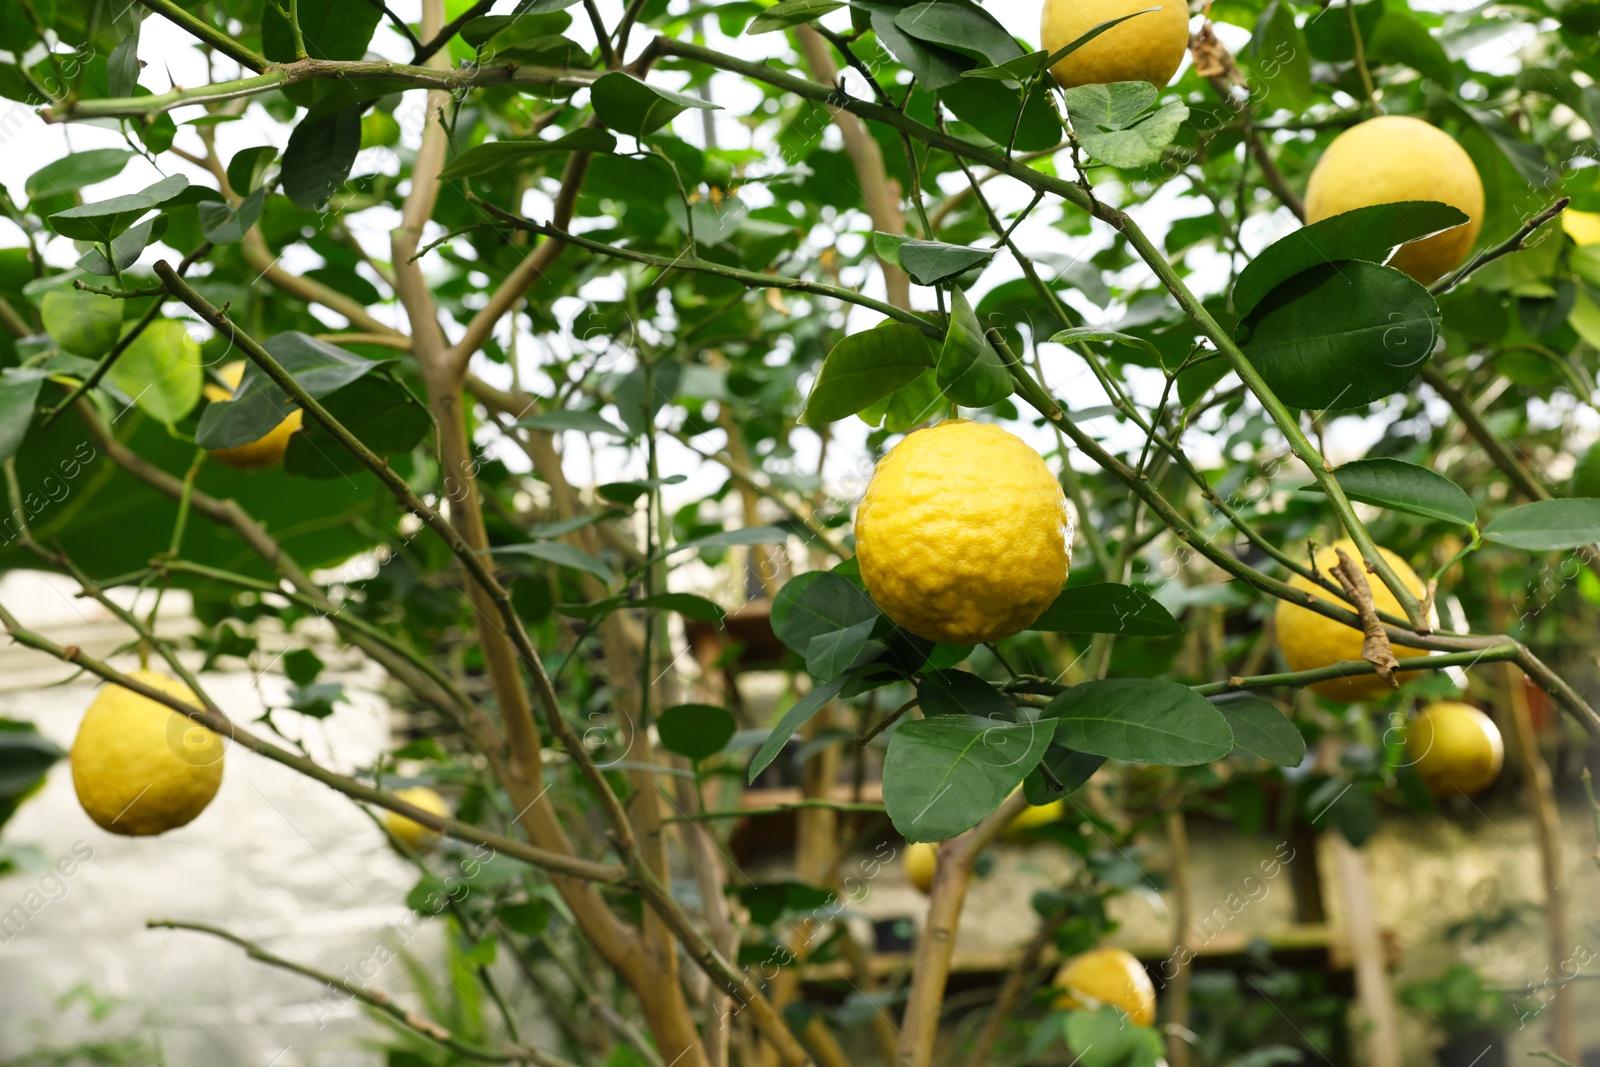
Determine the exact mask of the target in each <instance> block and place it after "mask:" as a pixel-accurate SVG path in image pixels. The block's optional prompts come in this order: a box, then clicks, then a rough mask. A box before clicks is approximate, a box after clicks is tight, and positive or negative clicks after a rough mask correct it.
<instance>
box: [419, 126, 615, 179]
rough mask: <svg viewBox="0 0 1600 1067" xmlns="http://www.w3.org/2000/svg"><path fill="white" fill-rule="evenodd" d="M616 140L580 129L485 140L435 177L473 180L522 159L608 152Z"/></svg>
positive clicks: (602, 131) (600, 133)
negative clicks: (550, 137) (550, 135)
mask: <svg viewBox="0 0 1600 1067" xmlns="http://www.w3.org/2000/svg"><path fill="white" fill-rule="evenodd" d="M616 147H617V139H616V138H615V137H613V136H611V134H609V133H607V132H606V131H605V130H597V129H595V128H594V127H592V126H580V127H578V128H577V129H575V130H572V131H571V132H569V133H565V134H563V135H562V136H560V137H557V138H555V139H553V140H548V141H545V140H539V139H537V138H532V139H529V140H526V141H489V142H488V143H486V144H480V145H476V146H474V147H472V148H469V149H467V150H466V151H465V152H462V153H461V154H460V155H459V156H456V158H454V159H452V160H451V161H450V162H449V163H448V164H446V165H445V168H444V169H443V170H442V171H440V172H439V178H440V179H441V180H444V181H448V180H451V179H454V178H473V177H477V176H478V175H479V174H488V173H490V172H491V171H497V170H499V169H500V168H502V167H514V166H516V165H517V164H518V163H519V162H521V161H522V160H524V159H532V158H534V157H536V156H541V155H548V154H549V153H551V152H611V151H614V150H615V149H616Z"/></svg>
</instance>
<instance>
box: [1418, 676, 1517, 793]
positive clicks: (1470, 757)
mask: <svg viewBox="0 0 1600 1067" xmlns="http://www.w3.org/2000/svg"><path fill="white" fill-rule="evenodd" d="M1406 756H1407V758H1409V759H1410V760H1411V763H1412V766H1414V767H1416V769H1417V773H1418V774H1419V775H1421V776H1422V781H1423V784H1424V785H1426V786H1427V787H1428V792H1430V793H1432V794H1433V795H1434V796H1437V797H1447V796H1455V795H1456V794H1457V793H1460V794H1462V795H1465V796H1472V795H1473V794H1475V793H1481V792H1483V791H1484V790H1485V789H1487V788H1489V787H1490V786H1491V785H1493V784H1494V782H1495V779H1496V778H1499V777H1500V768H1501V767H1502V766H1503V765H1504V764H1505V759H1506V749H1505V743H1504V742H1503V741H1502V740H1501V739H1500V728H1499V727H1497V726H1495V724H1494V720H1493V719H1491V718H1489V716H1487V715H1485V714H1484V713H1483V712H1481V711H1479V710H1478V709H1477V708H1475V707H1473V706H1472V705H1471V704H1462V703H1461V702H1459V701H1455V700H1441V701H1438V702H1437V703H1434V704H1430V705H1428V706H1427V707H1426V708H1423V709H1422V711H1421V713H1420V714H1418V715H1417V717H1416V718H1415V719H1413V720H1412V721H1411V723H1410V724H1409V725H1408V726H1407V727H1406Z"/></svg>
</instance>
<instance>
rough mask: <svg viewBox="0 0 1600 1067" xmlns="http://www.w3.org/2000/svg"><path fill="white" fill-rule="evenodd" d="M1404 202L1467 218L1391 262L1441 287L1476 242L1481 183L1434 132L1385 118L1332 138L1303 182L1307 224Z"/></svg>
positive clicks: (1450, 141)
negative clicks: (1434, 205) (1436, 205)
mask: <svg viewBox="0 0 1600 1067" xmlns="http://www.w3.org/2000/svg"><path fill="white" fill-rule="evenodd" d="M1401 200H1437V201H1440V202H1441V203H1445V204H1449V205H1450V206H1451V207H1455V208H1460V209H1461V211H1462V212H1463V213H1465V214H1466V216H1467V221H1466V222H1464V223H1462V224H1461V225H1460V226H1457V227H1455V228H1454V229H1452V230H1446V231H1444V232H1443V233H1436V234H1434V235H1433V236H1432V237H1426V238H1423V239H1422V240H1420V241H1412V242H1411V243H1409V244H1404V245H1401V246H1400V249H1399V251H1397V252H1396V253H1395V254H1394V258H1393V259H1391V260H1390V261H1389V265H1390V266H1391V267H1394V268H1396V269H1397V270H1402V271H1405V272H1406V273H1407V274H1409V275H1411V277H1413V278H1415V279H1416V280H1417V281H1419V282H1421V283H1422V284H1424V285H1427V284H1429V283H1430V282H1435V281H1438V280H1439V279H1440V278H1441V277H1443V276H1444V275H1445V274H1446V273H1447V272H1448V271H1450V270H1451V268H1453V267H1455V266H1457V265H1459V264H1460V263H1461V261H1462V260H1463V259H1466V258H1467V253H1468V252H1470V251H1472V244H1473V242H1474V241H1476V240H1477V239H1478V229H1479V228H1480V227H1481V226H1482V225H1483V182H1482V181H1481V180H1480V179H1479V178H1478V168H1477V167H1475V166H1473V165H1472V158H1471V157H1470V156H1468V155H1467V153H1466V151H1465V150H1464V149H1462V147H1461V146H1460V145H1459V144H1457V143H1456V141H1455V138H1453V137H1451V136H1450V135H1449V134H1448V133H1445V132H1444V131H1443V130H1441V129H1439V128H1438V127H1437V126H1430V125H1428V124H1427V123H1426V122H1423V121H1422V120H1421V119H1413V118H1408V117H1407V116H1405V115H1385V116H1383V117H1381V118H1376V119H1368V120H1367V121H1366V122H1362V123H1358V124H1356V125H1354V126H1352V127H1350V128H1349V129H1348V130H1346V131H1344V132H1343V133H1341V134H1340V135H1339V136H1338V137H1335V138H1334V139H1333V143H1332V144H1330V145H1329V146H1328V150H1327V151H1326V152H1323V153H1322V158H1321V159H1319V160H1317V165H1316V167H1314V168H1313V169H1312V171H1311V179H1310V181H1308V182H1307V183H1306V222H1308V223H1312V222H1320V221H1322V220H1323V219H1325V218H1328V217H1329V216H1332V215H1342V214H1344V213H1345V212H1346V211H1354V210H1355V209H1356V208H1358V207H1371V206H1372V205H1373V204H1393V203H1396V202H1398V201H1401Z"/></svg>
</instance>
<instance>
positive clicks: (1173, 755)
mask: <svg viewBox="0 0 1600 1067" xmlns="http://www.w3.org/2000/svg"><path fill="white" fill-rule="evenodd" d="M1043 714H1044V715H1045V716H1046V717H1048V718H1052V719H1058V720H1059V721H1060V725H1059V726H1057V728H1056V740H1057V741H1058V742H1060V743H1061V744H1062V745H1065V746H1066V747H1067V748H1070V749H1073V750H1075V751H1078V752H1088V753H1092V754H1094V755H1097V756H1105V757H1107V758H1108V759H1118V760H1124V761H1126V762H1128V763H1156V764H1161V765H1163V766H1175V767H1187V766H1191V765H1194V764H1200V763H1211V762H1213V761H1215V760H1219V759H1223V758H1224V757H1226V756H1227V755H1228V753H1229V752H1231V751H1233V731H1232V730H1230V729H1229V728H1228V720H1227V719H1226V718H1225V717H1224V716H1223V714H1222V713H1221V712H1220V711H1218V710H1217V709H1216V707H1215V706H1213V705H1212V704H1211V702H1210V701H1208V700H1206V699H1205V698H1204V697H1202V696H1199V695H1197V694H1196V693H1195V691H1194V690H1192V689H1190V688H1189V687H1188V686H1186V685H1179V684H1177V683H1176V682H1168V681H1165V680H1163V679H1159V678H1109V679H1105V680H1102V681H1094V682H1084V683H1082V684H1081V685H1075V686H1073V687H1072V688H1071V689H1068V690H1067V691H1066V692H1064V693H1062V694H1061V695H1060V696H1058V697H1056V698H1055V699H1054V700H1052V701H1051V702H1050V703H1049V704H1048V705H1047V706H1046V707H1045V709H1044V713H1043Z"/></svg>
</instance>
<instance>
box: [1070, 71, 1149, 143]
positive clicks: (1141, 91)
mask: <svg viewBox="0 0 1600 1067" xmlns="http://www.w3.org/2000/svg"><path fill="white" fill-rule="evenodd" d="M1160 95H1161V94H1160V90H1158V89H1157V88H1156V87H1155V86H1154V85H1151V84H1150V83H1149V82H1144V81H1133V82H1110V83H1107V84H1090V85H1079V86H1075V87H1073V88H1071V89H1066V90H1064V91H1063V92H1062V94H1061V96H1062V99H1063V100H1064V101H1066V105H1067V119H1068V120H1069V121H1070V122H1071V123H1072V128H1073V129H1074V130H1077V131H1078V135H1079V136H1080V137H1081V136H1083V134H1085V133H1089V132H1092V131H1094V130H1097V129H1099V130H1123V129H1127V128H1128V127H1129V126H1131V125H1133V124H1134V123H1135V122H1137V121H1138V120H1139V116H1140V115H1143V114H1144V113H1145V112H1146V111H1149V110H1150V108H1151V107H1152V106H1153V105H1154V104H1155V102H1156V98H1157V97H1158V96H1160Z"/></svg>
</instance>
